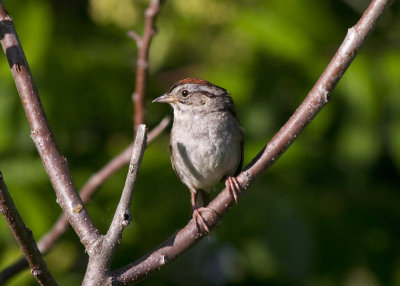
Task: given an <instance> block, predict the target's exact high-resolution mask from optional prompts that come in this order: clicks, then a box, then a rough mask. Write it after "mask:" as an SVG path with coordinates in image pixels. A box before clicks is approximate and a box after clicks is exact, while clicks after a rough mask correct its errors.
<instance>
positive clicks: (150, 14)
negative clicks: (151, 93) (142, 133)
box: [128, 0, 163, 130]
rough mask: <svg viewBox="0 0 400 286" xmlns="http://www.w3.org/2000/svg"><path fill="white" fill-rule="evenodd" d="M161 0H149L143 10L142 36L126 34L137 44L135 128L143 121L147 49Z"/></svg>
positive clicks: (131, 33) (154, 29) (133, 97)
mask: <svg viewBox="0 0 400 286" xmlns="http://www.w3.org/2000/svg"><path fill="white" fill-rule="evenodd" d="M162 2H163V1H162V0H151V3H150V5H149V7H148V8H147V10H146V12H145V16H146V19H145V23H144V28H143V36H142V37H140V36H139V35H138V34H137V33H136V32H133V31H130V32H128V35H129V36H130V37H131V38H132V39H134V40H135V41H136V44H137V46H138V58H137V64H136V84H135V92H134V93H133V95H132V100H133V102H134V105H135V110H134V126H135V130H136V129H137V127H138V126H139V125H140V124H144V123H145V113H146V108H145V104H144V98H145V92H146V77H147V69H148V66H149V63H148V58H149V49H150V44H151V40H152V39H153V36H154V34H155V33H156V28H155V25H154V22H155V20H156V17H157V15H158V12H159V11H160V9H161V4H162Z"/></svg>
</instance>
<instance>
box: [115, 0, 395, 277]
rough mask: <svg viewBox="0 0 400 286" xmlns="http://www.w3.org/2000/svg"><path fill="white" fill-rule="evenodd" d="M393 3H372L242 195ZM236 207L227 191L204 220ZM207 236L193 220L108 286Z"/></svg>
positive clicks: (323, 98)
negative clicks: (213, 211) (214, 212)
mask: <svg viewBox="0 0 400 286" xmlns="http://www.w3.org/2000/svg"><path fill="white" fill-rule="evenodd" d="M390 2H391V1H388V0H374V1H372V2H371V4H370V5H369V7H368V9H367V10H366V11H365V12H364V14H363V16H362V17H361V19H360V20H359V22H358V23H357V24H356V25H355V26H354V27H352V28H350V29H349V30H348V33H347V36H346V37H345V39H344V41H343V43H342V44H341V46H340V47H339V49H338V51H337V52H336V54H335V56H334V57H333V58H332V60H331V62H330V63H329V65H328V67H327V68H326V69H325V71H324V72H323V74H322V75H321V77H320V78H319V79H318V81H317V83H316V84H315V85H314V87H313V88H312V89H311V91H310V93H309V94H308V96H307V97H306V98H305V100H304V101H303V102H302V104H301V105H300V106H299V107H298V108H297V110H296V111H295V113H294V114H293V115H292V117H291V118H290V119H289V120H288V121H287V123H286V124H285V125H284V126H283V127H282V128H281V129H280V130H279V131H278V133H276V135H275V136H274V137H273V138H272V139H271V141H270V142H269V143H268V144H267V145H266V146H265V147H264V148H263V150H262V151H261V152H260V153H259V154H258V155H257V156H256V158H254V160H253V161H252V162H251V163H250V164H249V165H248V166H246V167H245V169H244V170H243V171H242V172H241V173H240V174H239V176H238V177H237V179H238V181H239V182H240V185H241V186H242V188H243V190H242V191H241V192H244V191H246V190H247V189H248V187H249V186H250V185H251V184H252V183H253V182H254V181H255V180H256V179H257V178H258V177H259V176H260V175H261V174H262V173H263V172H265V171H266V169H268V168H269V167H270V166H271V165H272V164H273V163H274V162H276V160H277V159H278V158H279V157H280V156H281V155H282V153H283V152H284V151H285V150H286V149H287V148H288V147H289V146H290V145H291V144H292V143H293V142H294V140H295V139H296V138H297V137H298V135H299V134H300V133H301V131H302V130H304V128H305V127H306V126H307V125H308V124H309V123H310V122H311V120H312V119H313V118H314V117H315V116H316V115H317V114H318V112H319V111H320V110H321V109H322V107H324V106H325V105H326V104H327V103H328V102H329V100H330V95H331V92H332V90H333V89H334V87H335V86H336V84H337V82H338V81H339V79H340V78H341V77H342V75H343V73H344V72H345V71H346V69H347V67H348V66H349V65H350V63H351V62H352V60H353V59H354V57H355V56H356V54H357V52H358V51H359V49H360V47H361V46H362V44H363V43H364V41H365V40H366V38H367V37H368V35H369V34H370V33H371V31H372V29H373V28H374V27H375V24H376V21H377V19H378V18H379V16H380V15H382V13H383V12H384V10H385V9H386V8H387V7H388V6H389V5H390ZM233 204H234V201H233V198H232V196H231V195H230V194H229V192H228V191H227V190H226V189H223V190H222V191H221V192H220V193H219V194H218V196H217V197H216V198H215V199H214V200H213V201H212V202H211V203H210V204H209V205H208V206H207V207H209V208H211V209H213V210H215V211H216V212H217V213H218V214H220V216H218V217H216V216H215V215H213V214H212V213H211V212H206V213H205V215H204V218H205V219H206V220H207V225H209V226H210V227H215V225H216V224H217V222H218V221H219V219H220V218H221V216H223V215H224V214H225V212H226V211H227V210H228V209H229V208H230V207H231V206H232V205H233ZM204 235H205V232H204V230H202V231H198V228H197V226H196V223H195V222H194V221H193V220H191V221H190V222H189V223H188V224H187V225H186V226H185V227H184V228H182V229H181V230H179V231H177V232H176V233H175V234H173V235H172V236H171V237H170V238H169V239H167V240H166V241H165V242H164V243H162V244H161V245H159V246H158V247H157V248H156V249H155V250H154V251H153V252H151V253H149V254H147V255H145V256H144V257H142V258H141V259H139V260H137V261H135V262H133V263H131V264H129V265H127V266H125V267H122V268H121V269H118V270H116V271H114V272H113V273H112V274H111V277H112V279H109V281H108V283H109V284H108V285H126V284H129V283H132V282H137V281H140V280H142V279H144V278H146V277H147V276H149V275H150V274H151V273H153V272H154V271H157V270H159V269H160V268H162V267H163V266H165V265H166V264H168V263H169V262H171V261H172V260H173V259H175V258H176V257H177V256H178V255H180V254H181V253H182V252H184V251H186V250H187V249H188V248H190V247H191V246H193V245H194V244H195V243H196V242H198V241H199V240H200V239H201V238H202V237H204Z"/></svg>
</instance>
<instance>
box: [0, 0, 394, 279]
mask: <svg viewBox="0 0 400 286" xmlns="http://www.w3.org/2000/svg"><path fill="white" fill-rule="evenodd" d="M4 2H5V5H6V7H7V9H8V11H9V12H10V14H11V16H12V17H13V18H14V21H15V25H16V29H17V31H18V33H19V36H20V40H21V42H22V45H23V48H24V51H25V53H26V56H27V58H28V61H29V64H30V66H31V70H32V73H33V75H34V79H35V82H36V84H37V87H38V89H39V92H40V96H41V99H42V101H43V105H44V107H45V110H46V112H47V115H48V118H49V122H50V125H51V127H52V130H53V132H54V134H55V137H56V140H57V143H58V145H59V147H60V150H61V151H62V153H63V154H64V155H65V156H66V157H67V158H68V162H69V167H70V169H71V172H72V175H73V178H74V180H75V182H76V185H77V186H78V188H79V187H81V186H82V185H83V184H84V182H85V181H86V180H87V179H88V178H89V176H90V175H91V174H92V173H93V172H95V171H96V170H99V169H100V168H101V167H102V166H103V165H104V164H105V163H106V162H108V161H109V160H110V159H111V158H113V156H115V155H116V154H118V152H120V151H121V150H123V149H124V148H125V146H127V145H128V144H129V143H130V142H131V140H132V103H131V94H132V92H133V90H134V78H135V62H136V51H137V49H136V45H135V43H134V42H133V41H132V40H131V39H129V38H127V37H126V31H127V30H129V29H134V30H136V31H138V32H140V33H141V31H142V27H143V13H144V9H145V7H146V6H147V4H148V1H144V0H140V1H131V0H107V1H106V0H91V1H80V0H79V1H78V0H73V1H67V0H63V1H55V0H53V1H50V0H47V1H46V0H40V1H39V0H29V1H28V0H25V1H23V0H12V1H11V0H9V1H8V0H5V1H4ZM368 3H369V1H361V0H359V1H357V0H343V1H339V0H330V1H328V0H323V1H321V0H314V1H312V0H287V1H282V0H269V1H266V0H242V1H239V0H236V1H228V0H224V1H216V0H191V1H188V0H171V1H167V2H166V4H165V6H164V8H163V11H162V13H161V15H160V17H159V19H158V21H157V26H158V31H159V33H158V34H157V36H156V37H155V38H154V42H153V45H152V47H151V51H150V69H149V80H148V86H147V87H148V89H147V97H146V104H147V123H148V125H149V127H150V128H152V127H154V126H155V125H156V124H157V123H158V122H159V121H160V120H161V119H162V118H163V117H164V116H165V115H167V114H171V108H169V107H168V106H167V105H161V104H158V105H156V104H151V100H152V99H154V98H155V97H157V96H159V95H161V94H162V93H163V92H165V91H166V90H167V89H168V88H169V86H170V85H172V84H173V83H174V82H175V81H177V80H179V79H182V78H185V77H201V78H205V79H208V80H209V81H211V82H213V83H215V84H217V85H220V86H222V87H225V88H226V89H228V90H229V91H230V92H231V94H232V96H233V98H234V100H235V102H236V105H237V113H238V115H239V117H240V119H241V122H242V125H243V128H244V130H245V135H244V136H245V163H248V162H249V161H250V160H251V159H252V158H253V157H254V156H255V155H256V154H257V153H258V152H259V150H260V149H261V148H262V147H263V146H264V145H265V144H266V142H267V141H268V140H269V139H270V138H271V137H272V136H273V134H274V133H275V132H277V131H278V130H279V128H280V126H282V125H283V124H284V122H285V121H286V120H287V119H288V118H289V116H290V115H291V114H292V113H293V112H294V110H295V109H296V107H297V106H298V105H299V103H300V102H301V101H302V100H303V98H304V97H305V96H306V95H307V93H308V91H309V90H310V89H311V87H312V86H313V84H314V82H315V81H316V80H317V79H318V77H319V75H320V74H321V72H322V71H323V69H324V67H325V66H326V65H327V64H328V62H329V60H330V59H331V57H332V56H333V54H334V53H335V51H336V49H337V48H338V47H339V45H340V43H341V41H342V40H343V39H344V37H345V35H346V32H347V29H348V28H350V27H351V26H352V25H354V24H355V23H356V21H357V20H358V19H359V18H360V16H361V14H362V12H363V10H364V9H365V8H366V7H367V6H368ZM399 14H400V5H399V2H398V1H395V3H394V5H393V6H392V7H391V8H390V10H389V11H387V13H385V15H384V16H383V17H382V18H381V19H380V21H379V23H378V26H377V28H376V30H375V31H374V33H373V34H372V36H371V37H370V39H369V40H368V41H367V42H366V44H365V46H364V47H363V48H362V50H361V52H360V54H359V55H358V56H357V58H356V59H355V61H354V62H353V63H352V65H351V66H350V68H349V70H348V71H347V73H346V74H345V75H344V77H343V78H342V80H341V81H340V82H339V84H338V86H337V88H336V89H335V91H334V93H333V95H332V101H331V103H329V105H328V106H327V107H326V108H325V109H323V110H322V111H321V113H320V114H319V115H318V116H317V117H316V118H315V120H314V121H313V122H312V123H311V124H310V126H309V127H308V128H307V129H306V131H305V132H304V134H302V135H301V136H300V137H299V138H298V140H297V141H296V142H295V143H294V144H293V145H292V147H291V148H290V149H289V150H288V151H287V152H286V153H285V154H284V155H283V157H282V158H281V159H280V160H279V161H278V162H277V163H276V164H275V165H274V166H273V167H272V168H271V169H270V170H268V172H267V173H266V174H264V175H263V176H262V177H261V178H260V179H259V180H258V181H257V183H256V184H254V185H253V186H252V188H251V190H250V191H249V192H248V193H247V194H246V195H245V196H243V197H242V199H241V200H240V203H239V205H238V207H235V208H233V209H232V210H231V211H230V212H229V213H228V215H227V216H226V217H225V218H224V219H223V221H222V223H221V225H220V227H219V228H218V229H217V230H216V231H215V232H214V233H213V235H212V236H210V237H209V238H206V239H204V240H203V241H202V242H201V243H200V244H198V245H196V246H195V247H194V248H192V250H190V251H189V252H187V253H186V254H184V255H183V256H182V257H179V258H178V259H177V260H176V261H174V262H173V263H171V265H170V266H168V267H166V268H165V269H163V270H162V271H160V272H158V273H157V274H155V275H153V276H152V277H151V278H149V279H148V280H146V281H145V282H143V283H142V285H189V284H190V285H244V284H246V285H261V284H262V285H315V286H316V285H318V286H319V285H322V286H331V285H352V286H354V285H355V286H358V285H360V286H361V285H362V286H364V285H367V286H378V285H400V245H399V241H400V240H399V236H400V193H399V192H400V176H399V171H400V17H399V16H400V15H399ZM29 134H30V131H29V127H28V124H27V121H26V119H25V116H24V113H23V110H22V108H21V104H20V102H19V98H18V95H17V92H16V89H15V86H14V84H13V80H12V77H11V74H10V70H9V67H8V65H7V63H6V60H5V57H4V56H1V57H0V168H1V171H2V172H3V175H4V177H5V180H6V183H7V185H8V188H9V190H10V192H11V195H12V197H13V198H14V200H15V203H16V205H17V207H18V208H19V211H20V212H21V214H22V216H23V218H24V220H25V223H26V224H27V225H28V226H29V227H30V228H31V229H32V231H33V232H34V235H35V238H37V239H38V238H40V237H41V236H42V235H43V234H44V233H45V232H46V231H47V230H48V229H49V228H50V227H51V226H52V224H53V223H54V221H55V220H56V219H57V217H58V216H59V214H60V208H59V206H58V205H57V204H56V197H55V194H54V192H53V190H52V187H51V185H50V183H49V180H48V178H47V176H46V174H45V172H44V170H43V167H42V164H41V162H40V159H39V157H38V155H37V153H36V151H35V148H34V145H33V143H32V141H31V139H30V137H29ZM168 137H169V136H168V132H165V133H164V134H163V135H162V136H161V137H159V138H158V139H157V141H155V142H154V143H153V144H151V145H150V146H149V147H148V149H147V151H146V153H145V157H144V161H143V165H142V169H141V172H140V175H139V179H138V184H137V187H136V191H135V193H134V197H133V205H132V214H133V222H132V224H131V225H130V227H128V228H127V229H126V231H125V232H124V236H123V241H122V244H121V246H120V248H119V250H118V253H117V256H116V259H115V261H114V264H113V267H114V268H117V267H120V266H122V265H125V264H126V263H128V262H131V261H133V260H135V259H137V258H139V257H140V256H142V255H143V254H145V253H147V252H148V251H150V250H151V249H153V248H154V247H155V246H156V245H158V244H159V243H160V242H162V241H163V240H164V239H166V238H167V237H168V236H169V235H171V234H172V233H173V232H174V231H175V230H176V229H178V228H180V227H182V226H183V225H185V224H186V223H187V221H188V219H189V218H190V203H189V197H190V195H189V192H188V190H187V189H186V187H185V186H184V185H183V184H181V183H180V181H179V180H178V179H177V178H176V176H175V174H174V172H173V170H172V168H171V166H170V161H169V154H168V151H167V144H168ZM126 171H127V168H124V169H123V170H121V171H119V172H118V173H117V174H115V175H114V176H113V177H112V178H110V179H109V180H108V181H107V183H106V184H104V185H103V186H102V187H101V189H100V190H99V192H98V194H97V195H96V196H95V198H94V199H93V200H92V201H91V202H90V203H89V204H88V209H89V211H90V214H91V215H92V217H93V219H94V220H95V223H96V225H98V226H99V228H100V229H101V230H102V231H106V229H107V227H108V225H109V223H110V221H111V218H112V215H113V212H114V210H115V207H116V204H117V202H118V200H119V195H120V192H121V190H122V187H123V184H124V180H125V174H126ZM18 257H20V250H19V248H18V246H17V244H16V242H15V241H14V238H13V237H12V235H11V233H10V231H9V230H8V228H7V226H6V224H5V222H4V220H3V219H0V268H3V267H5V266H6V265H8V264H9V263H11V262H13V261H15V259H16V258H18ZM46 261H47V264H48V265H49V268H50V270H51V272H52V273H53V274H54V276H55V278H56V279H57V281H59V283H60V285H80V281H81V280H82V278H83V275H84V271H85V265H86V263H87V256H86V254H85V253H84V250H83V248H82V246H81V245H80V243H79V240H78V239H77V237H76V235H75V234H74V233H73V232H72V231H71V230H69V231H68V233H67V234H66V235H65V236H64V237H63V238H62V239H61V240H60V242H59V243H58V244H57V246H56V247H55V248H54V250H53V251H52V252H51V253H50V254H49V255H47V256H46ZM9 285H36V282H35V281H34V279H33V278H32V276H31V274H30V272H29V271H28V270H27V271H25V272H24V273H23V274H22V275H19V276H17V277H16V278H15V279H13V280H12V281H11V283H9Z"/></svg>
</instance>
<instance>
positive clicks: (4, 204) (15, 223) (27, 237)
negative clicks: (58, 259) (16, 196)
mask: <svg viewBox="0 0 400 286" xmlns="http://www.w3.org/2000/svg"><path fill="white" fill-rule="evenodd" d="M0 212H1V213H2V215H3V216H4V218H5V219H6V221H7V224H8V226H9V227H10V228H11V230H12V232H13V234H14V237H15V239H16V240H17V241H18V244H19V246H20V247H21V250H22V252H23V253H24V255H25V257H26V259H27V260H28V262H29V266H30V267H31V272H32V275H33V276H34V277H35V278H36V280H37V281H38V282H39V284H40V285H46V286H47V285H57V282H56V281H55V280H54V278H53V277H52V276H51V274H50V271H49V270H48V269H47V266H46V262H45V261H44V260H43V257H42V255H41V254H40V251H39V249H38V247H37V245H36V242H35V239H34V238H33V234H32V231H31V230H30V229H29V228H28V227H26V225H25V224H24V221H23V220H22V218H21V216H20V214H19V212H18V210H17V208H16V207H15V205H14V202H13V200H12V198H11V196H10V193H9V192H8V189H7V186H6V183H5V182H4V179H3V175H2V173H1V172H0Z"/></svg>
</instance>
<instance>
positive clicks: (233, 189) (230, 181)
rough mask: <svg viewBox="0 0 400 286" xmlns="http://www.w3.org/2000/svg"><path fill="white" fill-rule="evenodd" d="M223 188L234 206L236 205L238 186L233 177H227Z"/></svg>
mask: <svg viewBox="0 0 400 286" xmlns="http://www.w3.org/2000/svg"><path fill="white" fill-rule="evenodd" d="M225 186H226V188H227V189H228V192H229V194H230V195H231V196H232V198H233V200H234V201H235V204H237V203H238V198H239V192H240V189H241V187H240V184H239V182H238V180H237V179H236V178H235V177H228V178H227V179H226V181H225Z"/></svg>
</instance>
